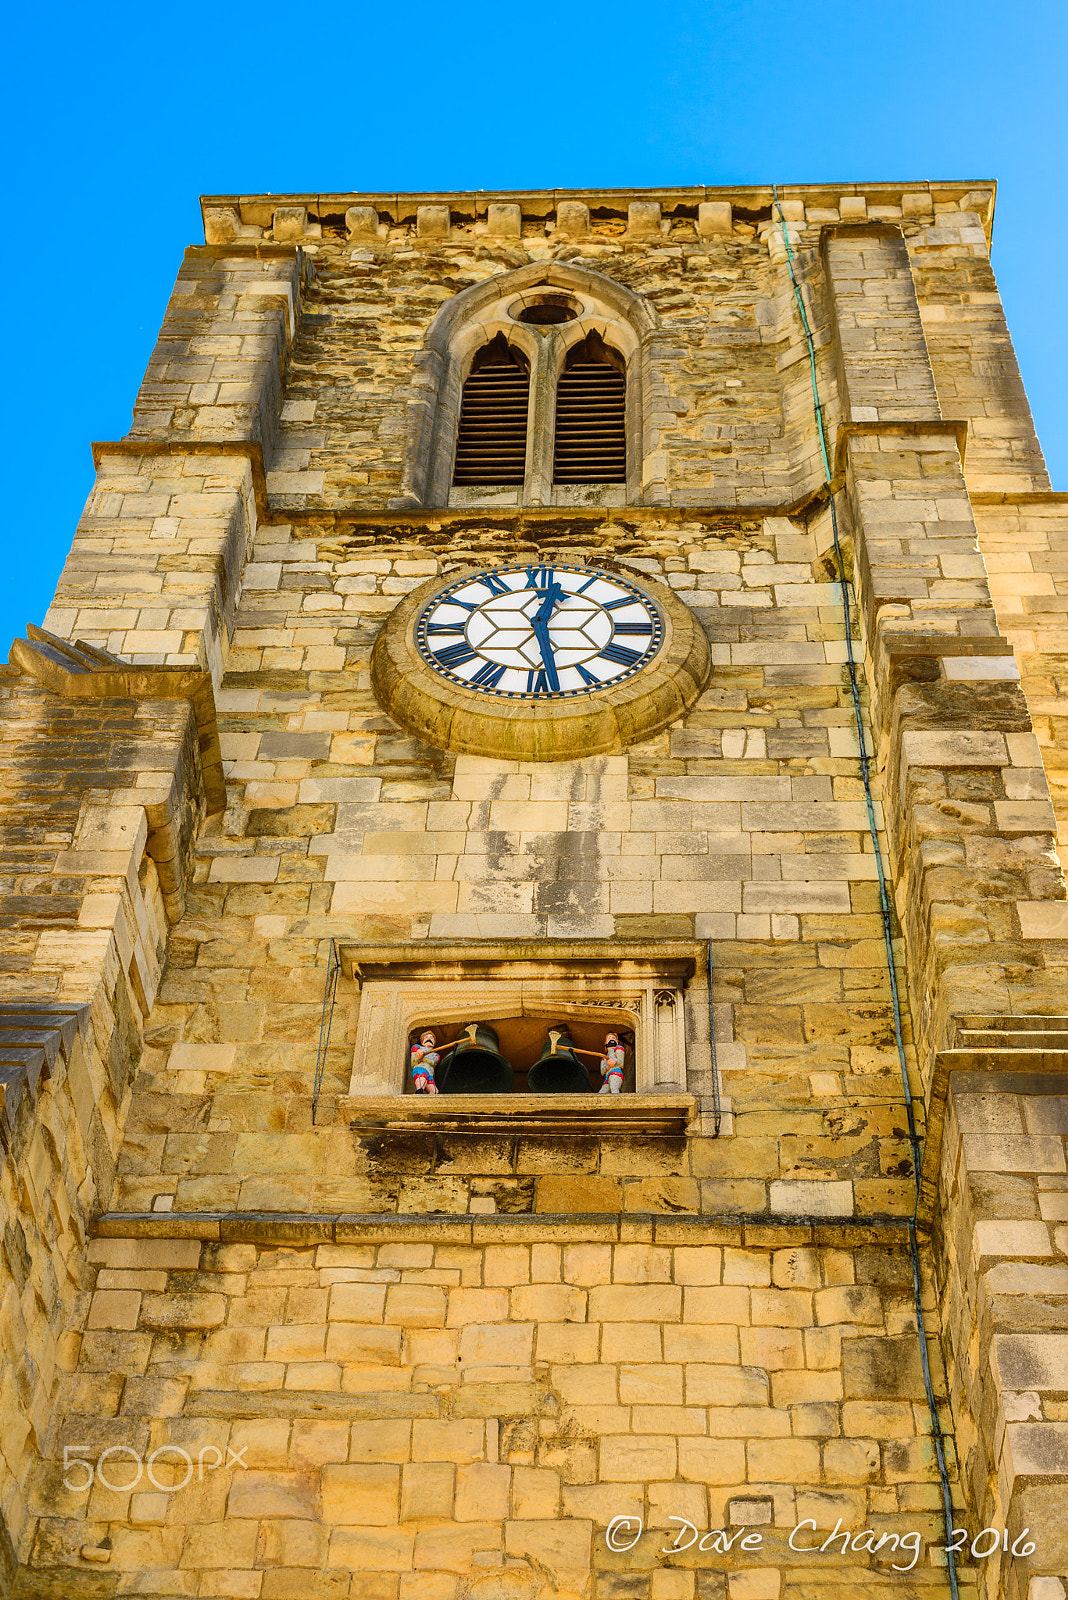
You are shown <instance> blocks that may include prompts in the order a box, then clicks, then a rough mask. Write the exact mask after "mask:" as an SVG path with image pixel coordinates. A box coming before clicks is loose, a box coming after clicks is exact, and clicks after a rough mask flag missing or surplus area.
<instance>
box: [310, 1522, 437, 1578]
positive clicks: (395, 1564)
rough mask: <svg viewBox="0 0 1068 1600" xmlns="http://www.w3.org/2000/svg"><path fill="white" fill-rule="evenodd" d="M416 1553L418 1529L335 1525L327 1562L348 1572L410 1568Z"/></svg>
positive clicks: (376, 1571)
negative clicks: (416, 1530) (340, 1526)
mask: <svg viewBox="0 0 1068 1600" xmlns="http://www.w3.org/2000/svg"><path fill="white" fill-rule="evenodd" d="M414 1556H415V1531H414V1529H411V1528H388V1527H379V1526H366V1525H365V1526H363V1527H359V1528H335V1529H334V1530H333V1531H332V1533H331V1535H330V1549H329V1553H328V1555H327V1558H326V1564H327V1566H328V1567H331V1568H338V1567H340V1568H341V1570H342V1571H344V1572H348V1573H352V1572H368V1573H382V1572H410V1571H411V1570H412V1565H413V1560H414Z"/></svg>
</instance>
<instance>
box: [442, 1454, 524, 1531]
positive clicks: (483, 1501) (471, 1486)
mask: <svg viewBox="0 0 1068 1600" xmlns="http://www.w3.org/2000/svg"><path fill="white" fill-rule="evenodd" d="M511 1492H512V1469H511V1468H510V1467H502V1466H497V1465H495V1464H494V1463H493V1462H490V1461H475V1462H471V1463H470V1464H469V1465H467V1466H463V1467H458V1468H457V1469H456V1509H455V1513H454V1515H455V1517H456V1520H457V1522H493V1521H496V1520H498V1519H499V1520H500V1521H502V1522H503V1521H504V1520H505V1518H506V1517H507V1516H508V1514H509V1510H510V1505H511Z"/></svg>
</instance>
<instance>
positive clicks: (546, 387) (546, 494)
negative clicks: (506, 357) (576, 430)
mask: <svg viewBox="0 0 1068 1600" xmlns="http://www.w3.org/2000/svg"><path fill="white" fill-rule="evenodd" d="M539 335H540V337H539V338H538V341H537V351H538V353H537V358H536V360H535V362H534V363H533V365H532V368H531V373H530V402H529V408H528V412H527V417H528V421H527V459H526V473H525V478H526V485H525V489H524V493H523V499H524V502H525V504H526V505H529V506H548V505H551V504H552V499H553V445H554V442H555V438H556V378H557V373H558V371H559V367H560V335H559V333H558V332H557V330H556V329H555V328H552V327H548V328H543V329H540V330H539Z"/></svg>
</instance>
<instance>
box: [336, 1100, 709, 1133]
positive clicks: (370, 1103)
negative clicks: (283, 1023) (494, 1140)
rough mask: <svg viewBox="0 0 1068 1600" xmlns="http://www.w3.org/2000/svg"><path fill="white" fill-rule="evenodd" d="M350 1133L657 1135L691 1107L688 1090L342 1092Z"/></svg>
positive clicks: (679, 1129)
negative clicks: (607, 1092)
mask: <svg viewBox="0 0 1068 1600" xmlns="http://www.w3.org/2000/svg"><path fill="white" fill-rule="evenodd" d="M338 1106H339V1109H340V1110H341V1111H342V1112H343V1113H345V1112H349V1111H351V1112H353V1113H354V1115H353V1117H352V1121H351V1123H350V1126H351V1127H352V1128H353V1130H354V1131H355V1132H357V1133H404V1134H409V1135H410V1134H413V1133H435V1134H436V1133H450V1134H473V1135H476V1136H477V1137H479V1138H486V1137H488V1136H491V1135H493V1136H497V1137H505V1138H507V1137H509V1136H516V1135H519V1134H539V1133H551V1134H572V1135H574V1136H576V1137H583V1138H589V1136H590V1135H591V1134H608V1133H616V1134H647V1135H648V1134H660V1135H675V1136H681V1135H682V1134H684V1133H685V1132H686V1129H687V1126H688V1124H689V1123H690V1122H691V1121H692V1119H693V1117H694V1115H695V1114H696V1111H697V1099H696V1096H694V1095H692V1094H620V1095H604V1096H601V1095H587V1094H544V1095H538V1094H513V1095H481V1094H477V1095H476V1094H464V1095H455V1094H454V1095H414V1094H411V1095H381V1096H378V1095H375V1096H363V1095H350V1096H346V1097H344V1098H342V1099H340V1100H339V1101H338Z"/></svg>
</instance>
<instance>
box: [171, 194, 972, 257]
mask: <svg viewBox="0 0 1068 1600" xmlns="http://www.w3.org/2000/svg"><path fill="white" fill-rule="evenodd" d="M996 189H997V185H996V182H995V181H994V180H993V179H964V180H958V181H952V180H951V181H946V182H939V181H936V180H921V181H915V182H895V183H825V184H784V185H781V186H780V187H779V190H778V198H779V200H780V201H781V202H782V203H783V209H784V213H785V216H786V220H787V222H788V223H789V224H790V225H791V226H793V227H799V226H804V225H805V224H806V223H807V224H808V225H810V226H817V225H822V224H827V223H835V222H839V221H841V222H858V221H872V222H876V223H878V222H895V221H901V220H904V221H905V222H912V223H915V224H919V225H923V224H927V223H930V222H932V221H938V220H946V219H947V218H948V216H949V214H951V213H954V212H955V213H957V215H958V216H959V215H960V214H961V213H965V212H966V213H971V214H977V215H978V216H979V218H980V220H981V222H982V224H983V227H984V229H985V230H986V233H987V238H988V240H989V236H990V230H991V227H992V224H993V213H994V201H995V195H996ZM774 198H775V191H774V189H773V187H772V185H771V184H745V185H726V186H722V187H709V186H702V185H695V186H688V187H671V186H665V187H664V188H647V189H642V188H635V189H528V190H481V189H480V190H459V191H453V192H440V191H435V192H429V191H428V192H425V193H409V194H405V193H397V192H379V191H376V192H373V193H357V192H352V193H339V192H336V191H335V192H332V193H316V192H313V191H308V192H303V193H298V194H284V195H275V194H260V195H252V194H216V195H202V196H201V201H200V204H201V212H202V215H203V218H204V225H205V238H206V239H207V241H208V243H209V245H223V244H227V243H229V242H231V241H238V240H244V241H247V242H252V241H255V240H263V239H265V238H266V239H268V240H270V239H273V241H274V242H275V243H281V242H293V241H298V240H301V239H314V238H319V237H321V236H322V234H323V230H324V229H326V230H327V231H329V232H332V233H335V234H339V235H341V236H342V237H344V236H345V235H346V234H347V235H348V236H349V237H350V238H352V239H354V240H357V241H359V240H362V239H366V240H368V241H369V242H372V243H373V242H375V241H376V239H377V240H378V241H383V240H385V239H386V238H388V237H389V234H390V230H391V229H394V230H395V229H403V230H410V231H411V233H412V235H413V236H415V237H417V238H419V239H421V240H422V241H424V242H426V243H429V244H432V245H435V246H436V245H439V244H443V243H447V242H448V241H449V239H450V237H451V238H454V239H455V240H456V241H457V242H459V241H460V240H469V239H470V237H471V236H472V235H473V234H483V235H489V236H491V237H497V238H500V239H501V240H504V241H507V240H508V239H509V238H513V239H515V240H517V241H518V240H519V238H520V237H521V235H522V228H523V224H524V223H526V224H527V225H528V226H529V225H535V226H536V225H538V224H541V225H543V226H544V229H545V231H546V232H547V233H549V234H552V233H554V232H555V233H557V235H562V236H564V237H574V238H581V237H583V236H584V234H585V233H587V232H588V231H589V227H590V219H591V217H592V218H593V219H594V221H595V222H597V223H604V222H606V221H613V220H619V219H624V220H625V221H626V222H627V235H628V238H630V239H632V240H633V241H634V242H635V243H642V242H644V243H646V244H649V243H650V242H655V240H656V239H657V237H658V236H659V235H662V234H664V233H666V232H670V229H671V226H672V224H673V223H675V224H677V223H679V222H684V221H692V222H693V223H694V224H695V225H696V228H697V233H698V234H699V235H701V236H703V237H710V236H713V235H715V234H723V233H727V234H729V233H730V231H731V226H732V221H741V222H744V223H747V224H749V225H754V224H760V223H765V224H766V223H770V221H771V217H772V210H771V208H772V203H773V200H774ZM561 208H563V209H561ZM279 213H280V215H278V214H279Z"/></svg>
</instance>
